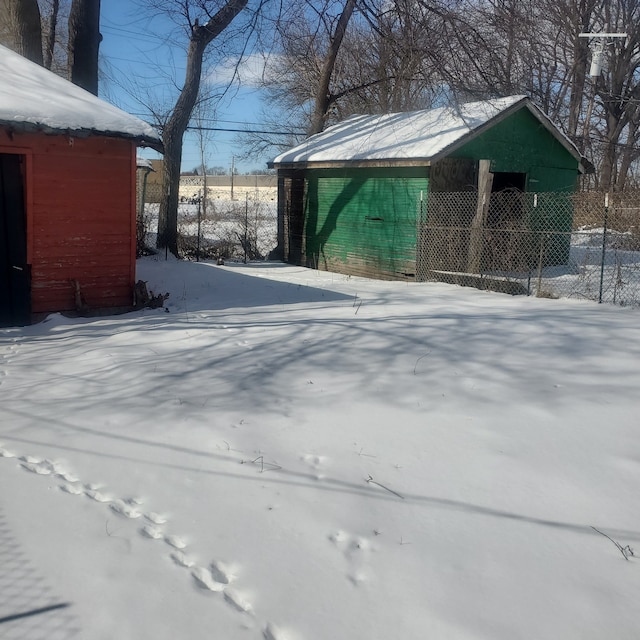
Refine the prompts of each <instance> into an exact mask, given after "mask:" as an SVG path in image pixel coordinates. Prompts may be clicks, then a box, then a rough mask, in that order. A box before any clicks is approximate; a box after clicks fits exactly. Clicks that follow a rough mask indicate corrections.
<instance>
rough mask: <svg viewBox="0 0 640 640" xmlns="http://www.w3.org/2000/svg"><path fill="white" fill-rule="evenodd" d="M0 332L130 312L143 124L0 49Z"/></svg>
mask: <svg viewBox="0 0 640 640" xmlns="http://www.w3.org/2000/svg"><path fill="white" fill-rule="evenodd" d="M0 77H1V78H2V83H0V326H3V325H4V326H7V325H13V324H26V323H28V322H29V321H30V317H31V314H32V313H41V312H53V311H70V310H74V309H84V308H88V309H104V308H112V309H113V308H118V307H130V306H131V305H132V301H133V300H132V296H133V285H134V280H135V247H136V229H135V220H136V218H135V209H136V148H137V147H138V146H150V147H153V148H155V149H158V150H160V149H161V142H160V138H159V136H158V135H157V134H156V133H155V131H154V130H153V129H152V128H151V127H150V126H149V125H148V124H147V123H145V122H143V121H142V120H139V119H138V118H135V117H133V116H131V115H129V114H128V113H125V112H124V111H121V110H120V109H117V108H116V107H114V106H112V105H110V104H108V103H107V102H104V101H103V100H100V99H99V98H97V97H96V96H94V95H92V94H90V93H88V92H86V91H84V90H83V89H81V88H79V87H77V86H75V85H74V84H72V83H70V82H68V81H66V80H64V79H63V78H60V77H58V76H56V75H55V74H53V73H51V72H49V71H47V70H46V69H44V68H42V67H40V66H38V65H36V64H34V63H32V62H30V61H28V60H26V59H25V58H23V57H22V56H20V55H18V54H16V53H14V52H13V51H11V50H9V49H7V48H6V47H3V46H1V45H0Z"/></svg>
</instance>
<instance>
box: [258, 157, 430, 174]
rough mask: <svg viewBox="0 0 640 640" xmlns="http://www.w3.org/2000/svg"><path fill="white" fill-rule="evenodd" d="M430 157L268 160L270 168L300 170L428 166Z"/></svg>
mask: <svg viewBox="0 0 640 640" xmlns="http://www.w3.org/2000/svg"><path fill="white" fill-rule="evenodd" d="M432 161H433V159H432V158H389V159H381V160H322V161H307V160H302V161H300V162H269V163H267V165H268V167H269V168H270V169H277V170H282V171H285V170H301V169H366V168H389V167H429V166H431V162H432Z"/></svg>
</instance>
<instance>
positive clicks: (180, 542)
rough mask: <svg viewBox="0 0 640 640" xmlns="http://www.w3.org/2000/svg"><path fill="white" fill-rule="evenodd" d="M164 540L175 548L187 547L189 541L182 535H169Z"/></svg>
mask: <svg viewBox="0 0 640 640" xmlns="http://www.w3.org/2000/svg"><path fill="white" fill-rule="evenodd" d="M164 541H165V542H166V543H167V544H168V545H169V546H170V547H173V548H174V549H179V550H182V549H186V548H187V541H186V540H185V539H184V538H183V537H181V536H167V537H166V538H165V539H164Z"/></svg>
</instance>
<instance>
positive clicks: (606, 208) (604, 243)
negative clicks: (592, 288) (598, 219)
mask: <svg viewBox="0 0 640 640" xmlns="http://www.w3.org/2000/svg"><path fill="white" fill-rule="evenodd" d="M608 217H609V193H605V194H604V225H603V229H602V256H601V258H600V294H599V295H598V303H599V304H602V285H603V282H604V260H605V257H606V250H607V219H608Z"/></svg>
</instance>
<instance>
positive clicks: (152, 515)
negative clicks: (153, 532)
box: [144, 511, 168, 524]
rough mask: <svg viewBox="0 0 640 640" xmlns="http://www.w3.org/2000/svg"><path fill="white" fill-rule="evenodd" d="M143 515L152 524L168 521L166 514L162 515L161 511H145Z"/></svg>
mask: <svg viewBox="0 0 640 640" xmlns="http://www.w3.org/2000/svg"><path fill="white" fill-rule="evenodd" d="M144 517H145V518H146V519H147V520H149V522H153V524H166V523H167V521H168V518H167V516H165V515H162V514H161V513H156V512H155V511H150V512H149V513H145V514H144Z"/></svg>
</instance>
